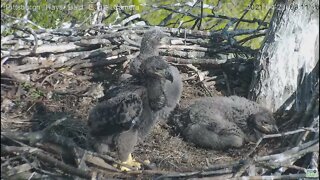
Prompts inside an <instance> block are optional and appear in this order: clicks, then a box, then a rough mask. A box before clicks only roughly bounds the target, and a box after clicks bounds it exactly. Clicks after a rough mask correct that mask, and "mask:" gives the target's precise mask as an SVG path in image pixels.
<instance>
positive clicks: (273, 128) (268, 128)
mask: <svg viewBox="0 0 320 180" xmlns="http://www.w3.org/2000/svg"><path fill="white" fill-rule="evenodd" d="M262 131H263V132H264V133H266V134H271V133H279V130H278V127H277V126H276V125H266V126H262Z"/></svg>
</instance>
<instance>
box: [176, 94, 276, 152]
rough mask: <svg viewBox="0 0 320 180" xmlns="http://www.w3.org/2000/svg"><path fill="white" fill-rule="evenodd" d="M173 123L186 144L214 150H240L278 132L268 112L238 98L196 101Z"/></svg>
mask: <svg viewBox="0 0 320 180" xmlns="http://www.w3.org/2000/svg"><path fill="white" fill-rule="evenodd" d="M173 123H174V125H175V126H176V127H177V129H178V130H179V131H181V133H182V135H183V136H184V138H185V139H186V140H187V141H190V142H193V143H194V144H196V145H198V146H202V147H207V148H211V149H216V150H219V149H227V148H230V147H241V146H242V145H243V144H244V143H245V142H255V141H257V140H258V139H259V138H260V137H261V136H262V135H263V134H270V133H276V132H278V128H277V125H276V121H275V119H274V118H273V116H272V113H271V112H270V111H269V110H267V109H265V108H264V107H262V106H261V105H259V104H258V103H256V102H253V101H250V100H248V99H245V98H242V97H238V96H230V97H220V96H216V97H203V98H199V99H196V100H194V101H193V102H192V103H191V105H190V106H189V107H187V108H186V109H183V110H182V115H181V117H180V118H179V120H173Z"/></svg>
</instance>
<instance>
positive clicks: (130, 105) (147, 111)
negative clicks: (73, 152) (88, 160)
mask: <svg viewBox="0 0 320 180" xmlns="http://www.w3.org/2000/svg"><path fill="white" fill-rule="evenodd" d="M140 73H141V74H142V75H144V78H145V81H144V83H143V84H139V85H137V84H135V83H131V84H130V83H127V84H125V85H122V86H120V87H119V88H117V87H115V88H113V89H111V90H110V91H114V92H110V93H109V95H112V97H108V99H107V100H105V101H103V102H101V103H99V104H97V105H96V106H95V107H94V108H93V109H92V110H91V111H90V113H89V118H88V126H89V129H90V134H91V135H92V136H93V137H94V138H95V141H96V143H95V149H96V150H97V151H98V152H99V153H104V152H108V151H109V150H115V151H116V152H117V154H118V156H119V159H120V160H121V161H122V162H123V163H124V164H127V165H129V166H136V167H140V164H139V163H138V162H135V161H134V160H133V159H132V157H131V152H132V151H133V149H134V146H135V145H136V144H137V141H138V140H142V139H143V138H144V136H145V135H146V134H147V133H148V132H149V131H150V130H151V128H152V127H153V125H154V124H155V117H154V116H155V113H156V112H157V111H159V110H161V109H162V108H163V107H164V106H165V104H166V102H167V97H166V96H165V93H164V89H163V88H164V83H165V82H166V81H167V80H169V81H171V82H172V81H173V77H172V74H171V71H170V68H169V65H168V64H167V63H166V62H165V61H164V60H162V59H161V58H160V57H150V58H148V59H146V60H145V61H143V62H142V64H141V72H140ZM123 170H125V169H123Z"/></svg>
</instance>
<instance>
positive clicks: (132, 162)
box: [115, 154, 141, 171]
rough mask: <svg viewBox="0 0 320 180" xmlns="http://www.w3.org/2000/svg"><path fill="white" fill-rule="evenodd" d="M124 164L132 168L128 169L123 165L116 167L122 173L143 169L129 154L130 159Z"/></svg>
mask: <svg viewBox="0 0 320 180" xmlns="http://www.w3.org/2000/svg"><path fill="white" fill-rule="evenodd" d="M122 164H125V165H127V166H129V167H130V168H127V167H125V166H121V165H115V167H117V168H119V169H120V170H121V171H131V170H132V169H134V170H138V169H140V168H141V164H140V163H139V162H137V161H135V160H134V159H133V158H132V156H131V154H129V157H128V159H127V160H126V161H124V162H122Z"/></svg>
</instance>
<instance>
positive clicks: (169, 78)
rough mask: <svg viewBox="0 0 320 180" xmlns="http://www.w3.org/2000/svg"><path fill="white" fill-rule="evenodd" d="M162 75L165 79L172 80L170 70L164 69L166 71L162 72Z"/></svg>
mask: <svg viewBox="0 0 320 180" xmlns="http://www.w3.org/2000/svg"><path fill="white" fill-rule="evenodd" d="M164 77H165V78H166V79H167V80H169V81H170V82H173V76H172V74H171V71H170V70H166V71H165V72H164Z"/></svg>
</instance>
